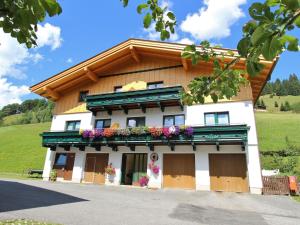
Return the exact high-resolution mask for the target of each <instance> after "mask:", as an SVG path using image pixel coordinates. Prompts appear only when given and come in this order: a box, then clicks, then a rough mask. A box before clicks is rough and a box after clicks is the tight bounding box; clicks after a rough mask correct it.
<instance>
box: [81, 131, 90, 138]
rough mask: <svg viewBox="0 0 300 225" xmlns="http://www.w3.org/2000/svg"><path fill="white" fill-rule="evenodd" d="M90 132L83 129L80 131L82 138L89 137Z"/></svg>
mask: <svg viewBox="0 0 300 225" xmlns="http://www.w3.org/2000/svg"><path fill="white" fill-rule="evenodd" d="M90 133H91V131H90V130H85V131H83V133H82V137H84V138H89V137H90Z"/></svg>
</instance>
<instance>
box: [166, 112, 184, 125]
mask: <svg viewBox="0 0 300 225" xmlns="http://www.w3.org/2000/svg"><path fill="white" fill-rule="evenodd" d="M171 116H172V117H173V118H174V122H173V125H172V126H182V125H175V117H176V116H183V121H184V124H183V125H185V114H173V115H164V116H163V122H162V124H163V127H165V118H166V117H171Z"/></svg>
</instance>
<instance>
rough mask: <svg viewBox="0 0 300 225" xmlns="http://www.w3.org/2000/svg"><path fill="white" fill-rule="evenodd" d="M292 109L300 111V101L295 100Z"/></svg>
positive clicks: (296, 111)
mask: <svg viewBox="0 0 300 225" xmlns="http://www.w3.org/2000/svg"><path fill="white" fill-rule="evenodd" d="M292 110H293V112H295V113H300V102H297V103H295V104H293V105H292Z"/></svg>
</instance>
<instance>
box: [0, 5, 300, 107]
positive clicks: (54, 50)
mask: <svg viewBox="0 0 300 225" xmlns="http://www.w3.org/2000/svg"><path fill="white" fill-rule="evenodd" d="M59 2H60V4H61V5H62V8H63V13H62V14H61V15H60V16H57V17H53V18H47V20H46V21H45V23H43V24H41V26H40V28H41V29H40V30H41V31H40V33H39V35H38V36H39V37H40V41H39V48H36V49H33V50H27V49H26V48H24V47H20V46H17V45H18V44H17V43H16V42H15V41H14V40H10V39H9V37H7V36H3V34H1V33H0V42H1V46H0V66H1V67H2V69H1V67H0V108H1V107H2V106H3V105H5V104H8V103H12V102H20V101H22V100H25V99H28V98H36V97H38V96H37V95H34V94H29V93H28V87H29V86H31V85H33V84H35V83H37V82H40V81H42V80H44V79H46V78H48V77H50V76H52V75H54V74H56V73H58V72H60V71H62V70H65V69H67V68H69V67H70V66H72V65H75V64H77V63H80V62H81V61H83V60H85V59H87V58H89V57H92V56H94V55H96V54H98V53H99V52H101V51H103V50H105V49H107V48H110V47H112V46H114V45H116V44H118V43H120V42H122V41H125V40H127V39H128V38H145V39H157V34H155V32H154V31H153V29H152V30H151V29H150V30H148V31H145V30H144V29H143V23H142V16H141V15H138V14H137V13H136V5H137V2H141V1H134V0H131V1H129V2H130V4H129V6H128V7H127V8H125V9H124V8H123V7H122V4H121V2H120V1H119V0H106V1H103V0H102V1H99V0H89V1H84V3H83V1H68V0H61V1H59ZM183 2H184V3H183ZM161 4H165V5H168V6H169V7H170V8H171V9H172V11H174V12H175V14H176V16H177V21H178V27H177V29H176V35H175V36H173V37H172V38H171V41H173V42H184V43H187V42H189V41H193V42H196V43H199V40H200V39H209V40H210V41H211V42H212V43H215V44H221V45H222V46H224V47H227V48H236V43H237V41H238V40H239V39H240V37H241V36H242V33H241V28H242V26H243V24H244V23H245V22H246V21H248V19H249V18H248V8H249V6H250V5H251V1H249V0H248V1H246V0H226V3H225V1H222V0H209V1H201V0H184V1H182V0H168V1H167V0H164V1H162V2H161ZM200 9H202V11H201V12H199V10H200ZM187 15H189V16H187ZM1 35H2V36H1ZM296 35H297V36H298V37H300V32H299V30H298V31H297V32H296ZM3 37H4V38H3ZM299 62H300V53H291V52H286V53H284V54H283V55H282V56H281V58H280V60H279V63H278V65H277V67H276V69H275V71H274V72H273V75H272V80H274V79H276V78H287V77H288V76H289V74H291V73H296V74H298V76H300V66H299ZM1 64H2V65H1Z"/></svg>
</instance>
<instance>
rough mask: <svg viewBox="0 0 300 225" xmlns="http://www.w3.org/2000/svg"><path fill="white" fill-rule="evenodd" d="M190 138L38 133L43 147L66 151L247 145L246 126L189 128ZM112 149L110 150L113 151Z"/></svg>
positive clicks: (182, 135)
mask: <svg viewBox="0 0 300 225" xmlns="http://www.w3.org/2000/svg"><path fill="white" fill-rule="evenodd" d="M193 130H194V131H193V135H191V136H186V135H184V134H180V135H176V136H173V137H171V138H166V137H165V136H163V135H161V136H159V137H153V136H151V134H149V133H148V134H143V135H129V136H126V137H125V136H118V135H114V136H112V137H109V138H106V137H100V138H93V139H90V138H83V137H82V135H81V134H80V133H79V132H78V131H65V132H44V133H42V134H41V136H42V138H43V141H42V142H43V146H44V147H52V148H53V149H55V148H56V147H57V146H61V147H66V149H68V148H70V146H74V147H78V148H79V149H84V147H85V146H91V147H95V148H96V147H99V146H110V147H112V148H113V147H116V146H129V147H132V146H138V145H147V146H149V147H151V146H154V145H169V146H174V145H181V144H191V145H199V144H216V145H219V144H242V145H245V144H246V143H247V137H248V135H247V133H248V130H249V127H248V126H247V125H226V126H202V127H193ZM113 149H114V148H113Z"/></svg>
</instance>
